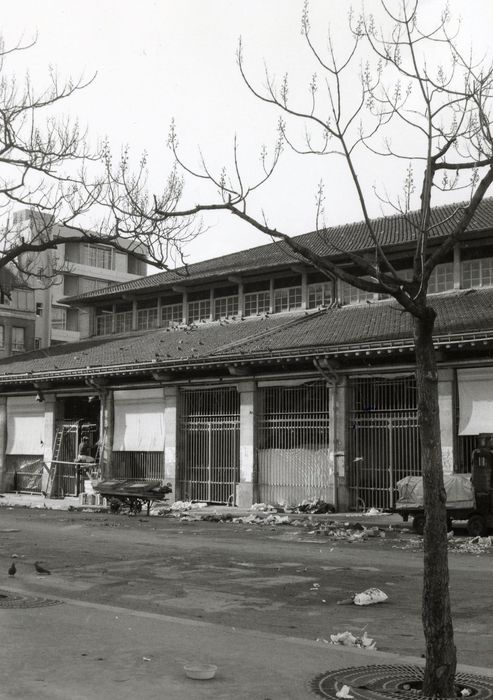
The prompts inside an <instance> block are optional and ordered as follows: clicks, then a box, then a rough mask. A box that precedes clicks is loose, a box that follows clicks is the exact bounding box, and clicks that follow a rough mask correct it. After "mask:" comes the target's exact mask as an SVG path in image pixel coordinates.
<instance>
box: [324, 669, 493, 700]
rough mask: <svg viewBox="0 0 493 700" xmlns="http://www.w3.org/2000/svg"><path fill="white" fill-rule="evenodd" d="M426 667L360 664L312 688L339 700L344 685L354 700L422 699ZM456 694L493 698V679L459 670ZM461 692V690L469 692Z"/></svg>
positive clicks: (329, 675)
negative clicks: (339, 691) (339, 693)
mask: <svg viewBox="0 0 493 700" xmlns="http://www.w3.org/2000/svg"><path fill="white" fill-rule="evenodd" d="M422 680H423V669H422V668H421V667H420V666H411V665H402V666H401V665H399V666H398V665H395V666H391V665H389V666H382V665H376V666H360V667H353V668H344V669H339V670H338V671H327V672H326V673H322V674H320V675H319V676H317V677H316V678H314V679H313V681H311V684H310V686H311V689H312V690H313V692H314V693H316V694H317V695H319V696H320V697H322V698H331V700H339V699H338V698H337V696H336V693H337V691H338V690H340V689H341V688H342V686H343V685H348V686H349V687H350V688H351V691H350V695H352V696H353V697H354V698H355V700H381V699H382V698H384V699H385V700H389V698H399V700H406V699H407V698H409V699H410V700H411V699H412V700H423V699H424V698H425V697H426V696H424V695H423V694H422V692H421V682H422ZM455 682H456V686H457V695H458V696H459V697H471V698H473V699H474V700H492V699H493V678H488V677H486V676H476V675H474V674H472V673H457V674H456V676H455ZM466 690H467V692H462V693H461V691H466Z"/></svg>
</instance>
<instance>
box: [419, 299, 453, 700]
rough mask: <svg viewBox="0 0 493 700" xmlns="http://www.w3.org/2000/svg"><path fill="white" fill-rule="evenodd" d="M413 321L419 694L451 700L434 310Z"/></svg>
mask: <svg viewBox="0 0 493 700" xmlns="http://www.w3.org/2000/svg"><path fill="white" fill-rule="evenodd" d="M424 311H425V317H424V318H417V317H415V318H414V342H415V352H416V385H417V392H418V424H419V431H420V438H421V459H422V473H423V490H424V512H425V518H426V521H425V528H424V541H423V548H424V571H423V601H422V620H423V631H424V637H425V644H426V667H425V674H424V683H423V694H424V695H425V696H429V697H433V696H435V697H437V696H438V697H442V698H443V697H454V695H455V693H454V678H455V670H456V663H457V656H456V649H455V645H454V632H453V627H452V615H451V611H450V596H449V571H448V544H447V513H446V504H445V501H446V495H445V487H444V484H443V468H442V450H441V440H440V418H439V407H438V374H437V366H436V358H435V349H434V345H433V326H434V322H435V316H436V314H435V312H434V311H433V309H431V308H425V310H424Z"/></svg>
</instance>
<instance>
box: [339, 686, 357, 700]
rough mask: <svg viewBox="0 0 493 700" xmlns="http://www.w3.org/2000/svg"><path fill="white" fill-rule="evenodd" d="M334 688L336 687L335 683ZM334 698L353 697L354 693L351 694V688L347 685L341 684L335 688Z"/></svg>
mask: <svg viewBox="0 0 493 700" xmlns="http://www.w3.org/2000/svg"><path fill="white" fill-rule="evenodd" d="M336 689H337V684H336ZM336 698H346V699H347V700H349V699H350V698H354V695H351V688H350V686H349V685H343V686H342V688H341V689H340V690H336Z"/></svg>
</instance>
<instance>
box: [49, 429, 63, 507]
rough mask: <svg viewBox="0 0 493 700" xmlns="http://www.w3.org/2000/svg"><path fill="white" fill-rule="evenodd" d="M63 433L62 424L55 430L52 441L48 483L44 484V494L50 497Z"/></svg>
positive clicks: (53, 487) (53, 488) (53, 486)
mask: <svg viewBox="0 0 493 700" xmlns="http://www.w3.org/2000/svg"><path fill="white" fill-rule="evenodd" d="M63 435H64V426H61V427H58V428H57V429H56V432H55V440H54V442H53V455H52V458H51V459H52V462H51V467H50V470H49V472H48V483H47V484H46V496H47V497H48V498H51V497H52V496H53V492H54V490H55V479H56V473H57V462H58V461H59V459H60V450H61V448H62V441H63Z"/></svg>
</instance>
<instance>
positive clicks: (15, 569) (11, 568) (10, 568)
mask: <svg viewBox="0 0 493 700" xmlns="http://www.w3.org/2000/svg"><path fill="white" fill-rule="evenodd" d="M16 571H17V568H16V566H15V561H13V562H12V564H11V565H10V566H9V576H15V572H16Z"/></svg>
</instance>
